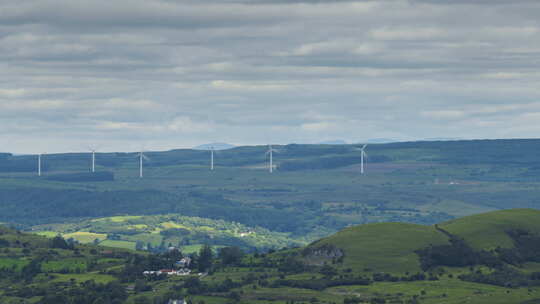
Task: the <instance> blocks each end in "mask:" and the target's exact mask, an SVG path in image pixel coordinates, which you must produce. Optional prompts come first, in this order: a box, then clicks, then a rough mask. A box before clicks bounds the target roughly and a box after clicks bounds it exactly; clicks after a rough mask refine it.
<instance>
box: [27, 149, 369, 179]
mask: <svg viewBox="0 0 540 304" xmlns="http://www.w3.org/2000/svg"><path fill="white" fill-rule="evenodd" d="M366 147H367V145H363V146H362V147H361V148H360V149H358V150H359V151H360V173H361V174H364V164H365V159H367V153H366ZM96 150H97V149H95V148H90V149H89V151H90V153H91V167H90V169H91V172H92V173H95V172H96ZM208 150H209V151H210V170H211V171H214V155H215V153H216V150H215V149H214V147H210V149H208ZM274 153H279V150H276V149H274V148H273V147H272V145H268V150H267V151H266V153H265V156H268V171H269V172H270V173H273V172H274ZM43 155H44V153H40V154H38V170H37V172H38V176H41V174H42V170H41V165H42V157H43ZM136 157H137V158H138V159H139V178H143V165H144V161H145V160H146V161H149V160H150V158H148V157H147V156H146V155H144V151H142V150H141V151H140V152H138V153H137V156H136Z"/></svg>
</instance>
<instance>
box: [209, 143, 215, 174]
mask: <svg viewBox="0 0 540 304" xmlns="http://www.w3.org/2000/svg"><path fill="white" fill-rule="evenodd" d="M210 170H212V171H213V170H214V146H211V147H210Z"/></svg>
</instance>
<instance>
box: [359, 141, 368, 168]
mask: <svg viewBox="0 0 540 304" xmlns="http://www.w3.org/2000/svg"><path fill="white" fill-rule="evenodd" d="M366 147H367V145H364V146H363V147H362V148H360V173H361V174H364V158H367V157H368V155H367V153H366Z"/></svg>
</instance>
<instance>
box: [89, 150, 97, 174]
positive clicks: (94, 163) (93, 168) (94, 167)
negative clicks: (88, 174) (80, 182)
mask: <svg viewBox="0 0 540 304" xmlns="http://www.w3.org/2000/svg"><path fill="white" fill-rule="evenodd" d="M88 150H89V151H90V152H91V153H92V173H95V172H96V150H97V148H95V147H88Z"/></svg>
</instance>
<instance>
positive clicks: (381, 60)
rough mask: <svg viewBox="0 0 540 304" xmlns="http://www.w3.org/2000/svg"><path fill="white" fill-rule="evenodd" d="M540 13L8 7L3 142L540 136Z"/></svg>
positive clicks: (240, 6) (384, 7) (399, 3)
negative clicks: (537, 133)
mask: <svg viewBox="0 0 540 304" xmlns="http://www.w3.org/2000/svg"><path fill="white" fill-rule="evenodd" d="M516 3H517V4H516ZM539 17H540V14H539V13H538V5H537V3H535V2H530V1H512V4H509V3H508V2H502V1H493V2H490V3H488V2H486V1H472V2H470V1H467V2H465V1H458V2H455V1H454V2H452V3H450V2H448V1H447V2H445V1H435V0H432V1H430V0H414V1H413V0H409V1H407V0H388V1H385V0H383V1H309V0H306V1H285V0H283V1H280V0H276V1H272V0H259V1H243V0H238V1H204V2H201V1H152V2H148V1H140V0H133V1H128V0H122V1H113V2H110V1H107V2H105V1H92V2H87V1H72V0H70V1H68V0H63V1H61V0H55V1H53V0H46V1H30V0H26V1H14V0H13V1H11V0H10V1H4V2H2V3H1V4H0V79H1V80H2V81H1V82H0V120H1V121H2V125H3V128H2V130H0V144H2V146H10V148H9V150H12V151H15V152H32V151H34V150H35V149H38V148H39V149H40V150H47V151H51V150H56V151H61V150H70V149H75V148H77V147H80V146H86V145H87V144H88V142H92V143H96V142H102V143H103V146H106V150H124V149H128V148H126V147H131V146H133V145H134V146H138V145H140V144H142V143H146V144H147V145H148V148H152V149H166V148H175V147H179V146H184V147H185V146H191V145H195V144H200V143H204V142H215V141H228V142H231V143H238V144H246V143H265V142H275V143H285V142H290V141H303V142H319V141H321V138H323V139H329V138H344V139H346V140H348V141H351V142H354V141H361V140H365V139H368V138H373V137H390V138H398V139H417V138H426V137H469V136H470V137H489V138H493V137H524V136H531V135H533V134H536V133H535V132H537V131H538V127H536V125H537V124H535V123H534V119H535V118H537V117H538V116H537V114H538V113H540V109H539V108H538V106H537V102H538V101H540V89H539V88H538V85H537V84H538V81H540V72H539V66H538V65H539V63H540V24H539V22H538V20H539V19H540V18H539ZM539 115H540V114H539ZM508 124H513V127H512V128H509V127H508ZM358 130H362V132H360V131H358ZM22 139H25V140H22ZM29 142H32V143H33V144H32V145H30V144H29ZM34 152H35V151H34Z"/></svg>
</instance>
